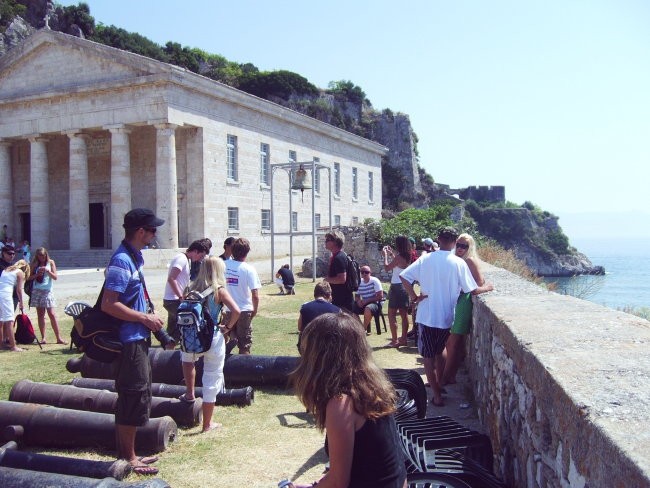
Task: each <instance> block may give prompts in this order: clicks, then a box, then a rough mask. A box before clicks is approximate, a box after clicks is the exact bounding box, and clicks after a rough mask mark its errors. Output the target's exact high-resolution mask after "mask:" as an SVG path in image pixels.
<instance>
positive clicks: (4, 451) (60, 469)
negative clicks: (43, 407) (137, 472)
mask: <svg viewBox="0 0 650 488" xmlns="http://www.w3.org/2000/svg"><path fill="white" fill-rule="evenodd" d="M16 447H17V445H16V443H15V442H13V441H12V442H8V443H7V444H5V445H4V446H2V447H0V466H4V467H6V468H16V469H27V470H30V471H41V472H45V473H58V474H68V475H72V476H83V477H85V478H98V479H103V478H115V479H116V480H123V479H124V478H125V477H126V476H127V475H128V474H129V473H130V472H131V465H130V464H129V463H128V462H127V461H125V460H123V459H119V460H117V461H92V460H90V459H77V458H70V457H63V456H49V455H46V454H36V453H33V452H22V451H18V450H16ZM2 486H7V485H2Z"/></svg>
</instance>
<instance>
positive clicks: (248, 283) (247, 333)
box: [224, 237, 262, 354]
mask: <svg viewBox="0 0 650 488" xmlns="http://www.w3.org/2000/svg"><path fill="white" fill-rule="evenodd" d="M250 250H251V246H250V243H249V242H248V239H244V238H241V237H240V238H238V239H235V240H234V241H233V243H232V259H227V260H225V261H224V262H225V263H226V286H227V288H228V293H230V296H232V298H233V300H234V301H235V303H236V304H237V306H238V307H239V310H240V312H241V313H240V314H239V319H238V320H237V324H236V325H235V330H234V331H233V332H234V333H235V336H236V338H237V346H238V347H239V354H250V353H251V346H252V344H253V326H252V324H251V322H252V320H253V318H254V317H255V315H257V307H258V305H259V303H260V297H259V290H260V288H262V284H261V283H260V278H259V276H258V275H257V271H256V270H255V268H254V267H253V266H251V265H250V264H248V263H246V262H245V261H246V257H247V256H248V253H249V252H250ZM225 320H226V323H227V321H228V313H226V318H225Z"/></svg>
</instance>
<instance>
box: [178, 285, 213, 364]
mask: <svg viewBox="0 0 650 488" xmlns="http://www.w3.org/2000/svg"><path fill="white" fill-rule="evenodd" d="M212 294H213V290H212V288H208V289H207V290H205V291H204V292H203V293H199V292H196V291H193V292H190V293H189V294H188V295H187V296H186V297H185V298H184V299H183V300H181V303H180V304H179V305H178V312H176V326H177V327H178V331H179V332H180V343H181V351H183V352H189V353H195V354H200V353H204V352H206V351H208V350H209V349H210V346H211V345H212V338H213V337H214V329H215V325H216V324H215V323H214V320H213V318H212V314H211V313H210V305H209V303H208V300H211V299H212Z"/></svg>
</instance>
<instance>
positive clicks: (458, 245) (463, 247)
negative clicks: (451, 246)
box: [456, 242, 469, 250]
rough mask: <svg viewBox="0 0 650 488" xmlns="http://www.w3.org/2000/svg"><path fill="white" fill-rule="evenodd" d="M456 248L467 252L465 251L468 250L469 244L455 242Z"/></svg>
mask: <svg viewBox="0 0 650 488" xmlns="http://www.w3.org/2000/svg"><path fill="white" fill-rule="evenodd" d="M456 247H458V248H460V249H465V250H467V249H469V244H461V243H459V242H457V243H456Z"/></svg>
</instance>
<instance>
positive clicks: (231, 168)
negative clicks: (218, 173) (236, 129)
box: [227, 134, 237, 181]
mask: <svg viewBox="0 0 650 488" xmlns="http://www.w3.org/2000/svg"><path fill="white" fill-rule="evenodd" d="M227 152H228V161H227V166H228V176H227V177H228V179H229V180H232V181H237V136H231V135H230V134H228V137H227Z"/></svg>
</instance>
